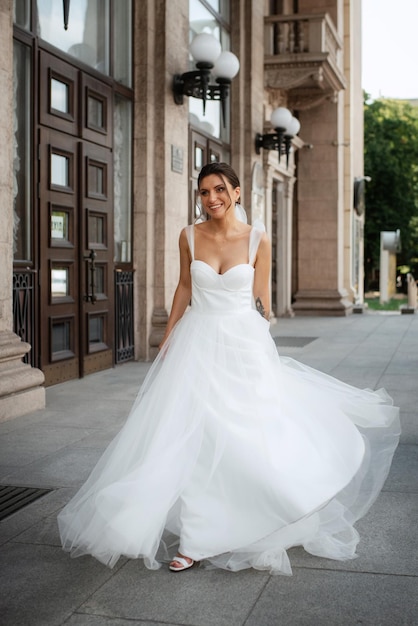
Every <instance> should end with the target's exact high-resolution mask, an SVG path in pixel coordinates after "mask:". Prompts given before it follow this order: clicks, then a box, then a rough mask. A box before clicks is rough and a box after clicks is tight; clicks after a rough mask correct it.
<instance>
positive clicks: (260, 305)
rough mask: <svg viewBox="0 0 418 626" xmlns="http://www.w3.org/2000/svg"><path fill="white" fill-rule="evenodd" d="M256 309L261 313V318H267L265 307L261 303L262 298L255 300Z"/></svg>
mask: <svg viewBox="0 0 418 626" xmlns="http://www.w3.org/2000/svg"><path fill="white" fill-rule="evenodd" d="M255 308H256V309H257V311H258V312H259V313H260V315H261V317H264V318H265V317H266V311H265V309H264V307H263V303H262V302H261V299H260V298H256V300H255Z"/></svg>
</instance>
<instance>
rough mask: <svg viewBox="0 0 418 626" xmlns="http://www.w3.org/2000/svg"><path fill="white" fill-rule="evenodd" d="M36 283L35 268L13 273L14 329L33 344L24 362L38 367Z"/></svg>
mask: <svg viewBox="0 0 418 626" xmlns="http://www.w3.org/2000/svg"><path fill="white" fill-rule="evenodd" d="M34 284H35V271H34V270H29V269H28V270H24V271H16V272H14V273H13V330H14V332H15V333H16V335H18V336H19V337H20V338H21V340H22V341H26V342H27V343H30V345H31V346H32V350H30V351H29V352H28V353H27V354H25V356H24V357H23V361H24V363H30V364H31V365H32V366H33V367H37V365H38V363H37V350H36V345H35V341H36V333H35V300H34Z"/></svg>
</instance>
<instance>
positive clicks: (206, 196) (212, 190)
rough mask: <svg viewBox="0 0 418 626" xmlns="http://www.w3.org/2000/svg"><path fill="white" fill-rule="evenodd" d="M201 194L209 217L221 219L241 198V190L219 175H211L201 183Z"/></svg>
mask: <svg viewBox="0 0 418 626" xmlns="http://www.w3.org/2000/svg"><path fill="white" fill-rule="evenodd" d="M199 193H200V198H201V202H202V207H203V209H204V210H205V212H206V213H207V214H208V216H210V217H211V218H212V219H220V218H222V217H225V215H226V214H227V212H228V211H229V209H230V208H231V207H232V208H233V207H234V206H235V203H236V202H237V200H238V198H239V196H240V188H239V187H233V186H232V185H231V184H230V183H229V182H228V180H226V178H224V177H221V176H220V175H219V174H210V175H209V176H205V178H203V179H202V180H201V181H200V188H199Z"/></svg>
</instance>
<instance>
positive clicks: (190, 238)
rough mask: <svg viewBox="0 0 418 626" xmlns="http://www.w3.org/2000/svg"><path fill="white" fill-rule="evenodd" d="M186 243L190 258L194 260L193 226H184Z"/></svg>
mask: <svg viewBox="0 0 418 626" xmlns="http://www.w3.org/2000/svg"><path fill="white" fill-rule="evenodd" d="M186 237H187V243H188V244H189V250H190V256H191V257H192V261H193V260H194V224H190V225H189V226H186Z"/></svg>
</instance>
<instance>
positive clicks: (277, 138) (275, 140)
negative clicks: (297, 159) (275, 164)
mask: <svg viewBox="0 0 418 626" xmlns="http://www.w3.org/2000/svg"><path fill="white" fill-rule="evenodd" d="M270 123H271V125H272V126H273V128H274V130H275V132H274V133H266V134H264V135H261V134H260V133H257V134H256V137H255V151H256V153H257V154H260V151H261V148H263V149H264V150H277V152H278V155H279V163H280V156H281V154H282V152H284V153H285V154H286V167H288V166H289V154H290V147H291V144H292V139H293V137H294V136H295V135H297V134H298V132H299V130H300V122H299V120H298V119H296V117H293V115H292V114H291V112H290V111H289V109H286V108H285V107H278V108H277V109H274V111H273V113H272V114H271V117H270Z"/></svg>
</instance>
